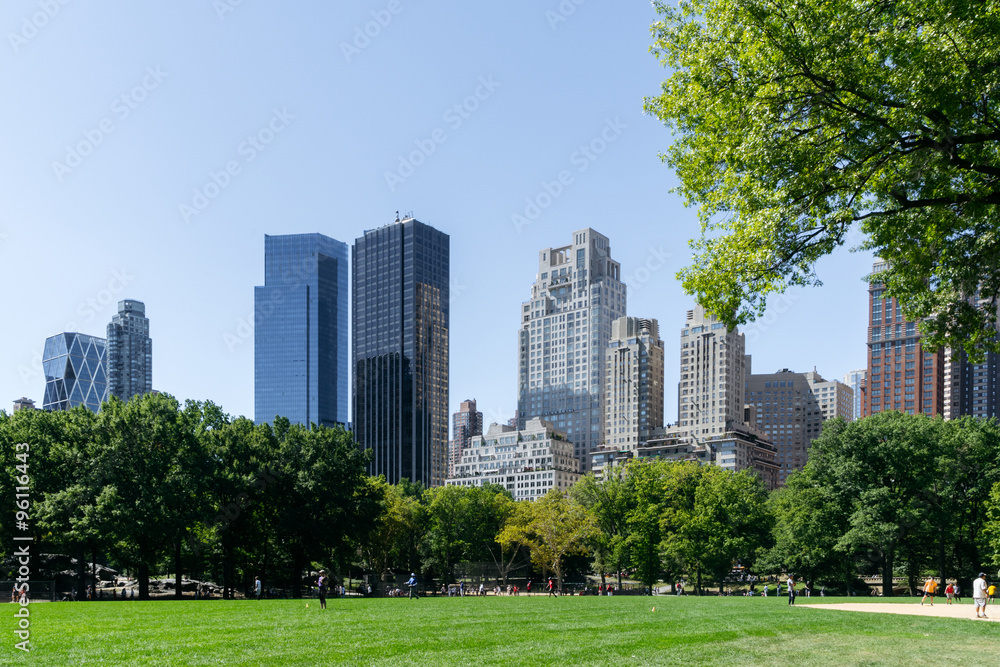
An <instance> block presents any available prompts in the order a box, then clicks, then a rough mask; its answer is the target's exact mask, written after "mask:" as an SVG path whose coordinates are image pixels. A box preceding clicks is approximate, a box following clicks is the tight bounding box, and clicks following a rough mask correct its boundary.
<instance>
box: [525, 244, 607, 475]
mask: <svg viewBox="0 0 1000 667" xmlns="http://www.w3.org/2000/svg"><path fill="white" fill-rule="evenodd" d="M625 306H626V294H625V284H624V283H622V282H621V267H620V265H619V264H618V262H616V261H614V260H613V259H612V258H611V243H610V241H609V240H608V238H607V237H606V236H603V235H602V234H599V233H597V232H595V231H594V230H593V229H581V230H579V231H576V232H574V233H573V242H572V243H571V244H570V245H566V246H562V247H559V248H545V249H544V250H542V251H541V252H539V253H538V274H537V275H536V278H535V283H534V284H533V285H532V287H531V300H529V301H525V302H524V303H523V304H522V305H521V328H520V330H519V331H518V401H517V410H518V425H519V427H520V428H522V429H523V428H525V425H526V424H527V422H528V421H530V420H531V419H534V418H535V417H540V418H542V419H543V420H545V421H547V422H549V423H551V424H552V425H553V426H554V427H555V428H556V429H558V430H559V431H561V432H564V433H565V434H566V437H567V438H568V439H569V441H570V442H572V443H573V450H574V455H575V456H576V458H577V460H578V461H579V462H580V466H581V468H584V469H585V468H586V466H587V465H588V463H589V456H588V455H589V453H590V451H591V450H593V449H594V448H596V447H597V446H599V445H602V444H603V443H604V440H605V433H604V422H605V410H604V400H605V393H606V392H605V382H606V381H607V378H606V373H605V359H606V357H605V350H606V349H607V345H608V341H609V340H610V338H611V323H612V322H614V321H615V320H616V319H618V318H620V317H624V316H625Z"/></svg>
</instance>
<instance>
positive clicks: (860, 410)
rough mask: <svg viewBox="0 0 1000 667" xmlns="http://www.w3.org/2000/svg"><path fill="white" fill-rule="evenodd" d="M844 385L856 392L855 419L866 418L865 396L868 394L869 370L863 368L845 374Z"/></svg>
mask: <svg viewBox="0 0 1000 667" xmlns="http://www.w3.org/2000/svg"><path fill="white" fill-rule="evenodd" d="M844 384H846V385H847V386H848V387H850V388H851V391H852V392H854V419H861V418H862V417H864V416H865V415H864V407H865V394H867V393H868V369H867V368H861V369H858V370H854V371H849V372H847V373H845V374H844Z"/></svg>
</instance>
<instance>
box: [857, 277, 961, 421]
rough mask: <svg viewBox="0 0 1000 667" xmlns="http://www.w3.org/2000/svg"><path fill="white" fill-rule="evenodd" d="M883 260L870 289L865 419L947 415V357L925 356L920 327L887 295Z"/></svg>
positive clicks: (931, 353) (938, 355)
mask: <svg viewBox="0 0 1000 667" xmlns="http://www.w3.org/2000/svg"><path fill="white" fill-rule="evenodd" d="M887 267H888V264H887V263H886V262H884V261H877V262H875V265H874V266H873V268H872V282H871V283H870V284H869V286H868V323H869V324H868V389H867V394H866V395H865V408H864V411H863V412H864V414H865V415H870V414H874V413H876V412H885V411H886V410H896V411H899V412H905V413H907V414H926V415H943V414H944V411H945V410H944V408H945V402H944V376H945V373H944V360H945V356H946V354H945V353H944V351H941V352H929V351H925V350H924V349H923V347H922V346H921V344H920V332H919V331H918V330H917V323H916V322H911V321H908V320H906V319H905V318H904V317H903V312H902V308H901V307H900V305H899V303H898V302H897V300H896V299H894V298H892V297H889V296H886V295H885V286H884V285H883V284H882V283H881V282H879V281H878V274H879V273H880V272H881V271H883V270H885V269H886V268H887Z"/></svg>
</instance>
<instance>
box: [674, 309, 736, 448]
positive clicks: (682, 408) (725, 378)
mask: <svg viewBox="0 0 1000 667" xmlns="http://www.w3.org/2000/svg"><path fill="white" fill-rule="evenodd" d="M744 345H745V344H744V339H743V334H741V333H740V332H739V331H738V330H737V329H731V330H727V329H726V325H725V324H723V323H722V322H720V321H718V320H717V319H716V317H715V316H714V315H709V314H707V313H706V312H705V309H704V308H702V307H701V306H695V308H694V309H693V310H689V311H688V312H687V321H686V322H685V323H684V328H683V329H681V379H680V382H679V383H678V388H677V414H678V421H679V424H678V425H679V427H680V430H681V432H682V433H684V434H686V435H689V436H691V437H692V438H694V440H696V441H702V440H705V439H707V438H709V437H711V436H713V435H718V434H720V433H723V432H724V431H725V429H726V422H727V421H733V422H736V423H743V418H744V414H743V397H744V386H743V383H744V373H743V352H744Z"/></svg>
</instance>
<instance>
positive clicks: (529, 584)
mask: <svg viewBox="0 0 1000 667" xmlns="http://www.w3.org/2000/svg"><path fill="white" fill-rule="evenodd" d="M524 589H525V590H526V591H528V595H531V579H529V580H528V585H527V586H525V587H524Z"/></svg>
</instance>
